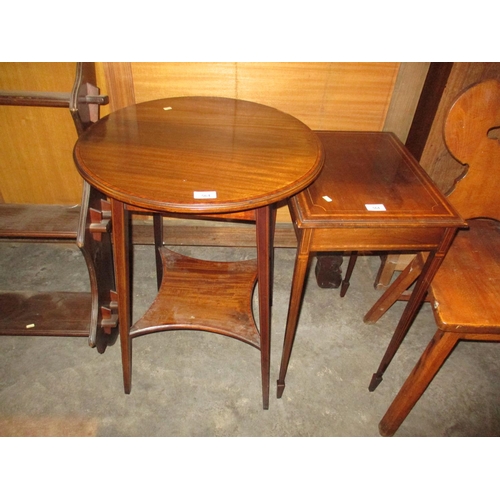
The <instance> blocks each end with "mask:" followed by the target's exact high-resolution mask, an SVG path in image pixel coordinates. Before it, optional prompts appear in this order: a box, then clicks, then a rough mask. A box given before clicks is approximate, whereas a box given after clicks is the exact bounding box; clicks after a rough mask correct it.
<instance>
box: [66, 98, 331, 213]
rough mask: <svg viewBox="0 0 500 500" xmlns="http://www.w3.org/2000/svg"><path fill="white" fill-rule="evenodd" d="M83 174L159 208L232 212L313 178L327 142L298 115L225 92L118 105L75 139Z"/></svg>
mask: <svg viewBox="0 0 500 500" xmlns="http://www.w3.org/2000/svg"><path fill="white" fill-rule="evenodd" d="M74 158H75V163H76V165H77V168H78V170H79V172H80V174H81V175H82V176H83V178H84V179H86V180H87V181H88V182H90V183H91V184H92V185H94V186H95V187H96V188H98V189H99V190H101V191H102V192H103V193H105V194H106V195H108V196H110V197H111V198H114V199H116V200H119V201H121V202H124V203H127V204H131V205H134V206H137V207H141V208H146V209H150V210H154V211H167V212H178V213H200V214H202V213H223V212H236V211H243V210H250V209H254V208H258V207H261V206H265V205H269V204H271V203H274V202H277V201H280V200H283V199H285V198H287V197H289V196H292V195H294V194H296V193H298V192H299V191H301V190H302V189H304V188H305V187H306V186H308V185H309V184H310V183H311V182H312V181H313V180H314V179H315V178H316V177H317V175H318V174H319V172H320V170H321V167H322V164H323V148H322V144H321V142H320V141H319V139H318V138H317V136H316V134H314V133H313V132H312V131H311V130H310V129H309V128H308V127H307V126H306V125H304V124H303V123H302V122H301V121H299V120H298V119H296V118H294V117H293V116H291V115H288V114H286V113H283V112H281V111H278V110H276V109H274V108H271V107H269V106H264V105H261V104H257V103H253V102H248V101H242V100H235V99H228V98H219V97H175V98H167V99H160V100H155V101H149V102H144V103H140V104H136V105H133V106H129V107H126V108H123V109H120V110H118V111H115V112H113V113H111V114H110V115H108V116H105V117H104V118H102V119H101V120H100V121H99V122H97V123H96V124H94V125H93V126H92V127H90V129H89V130H88V131H87V132H85V133H84V134H82V135H81V136H80V137H79V139H78V142H77V143H76V145H75V149H74Z"/></svg>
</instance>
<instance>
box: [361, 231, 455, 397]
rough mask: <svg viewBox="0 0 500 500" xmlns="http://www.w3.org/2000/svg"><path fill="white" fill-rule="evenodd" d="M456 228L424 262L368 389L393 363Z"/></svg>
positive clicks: (380, 379) (372, 388) (372, 387)
mask: <svg viewBox="0 0 500 500" xmlns="http://www.w3.org/2000/svg"><path fill="white" fill-rule="evenodd" d="M455 233H456V229H455V228H451V229H447V230H446V232H445V234H444V236H443V239H442V241H441V243H440V246H439V248H438V250H437V251H436V252H429V256H428V257H427V260H426V262H425V264H424V267H423V269H422V272H421V274H420V276H419V278H418V280H417V282H416V283H415V288H414V290H413V291H412V293H411V296H410V299H409V301H408V304H407V305H406V308H405V310H404V311H403V315H402V316H401V319H400V320H399V323H398V326H397V327H396V330H395V332H394V335H393V336H392V339H391V341H390V342H389V345H388V347H387V350H386V351H385V354H384V357H383V358H382V361H381V362H380V365H379V367H378V370H377V371H376V372H375V373H374V374H373V376H372V379H371V382H370V385H369V386H368V390H369V391H370V392H373V391H374V390H375V389H376V388H377V387H378V386H379V384H380V382H382V377H383V375H384V373H385V371H386V370H387V368H388V366H389V364H390V363H391V361H392V359H393V357H394V355H395V354H396V352H397V350H398V349H399V346H400V345H401V342H403V340H404V338H405V336H406V334H407V333H408V330H409V329H410V326H411V324H412V323H413V320H414V319H415V316H416V315H417V313H418V311H419V309H420V307H421V305H422V303H423V301H424V298H425V295H426V293H427V290H428V289H429V286H430V284H431V281H432V279H433V278H434V275H435V274H436V272H437V270H438V269H439V266H440V265H441V262H442V261H443V259H444V256H445V255H446V252H447V251H448V249H449V247H450V245H451V242H452V241H453V238H454V236H455Z"/></svg>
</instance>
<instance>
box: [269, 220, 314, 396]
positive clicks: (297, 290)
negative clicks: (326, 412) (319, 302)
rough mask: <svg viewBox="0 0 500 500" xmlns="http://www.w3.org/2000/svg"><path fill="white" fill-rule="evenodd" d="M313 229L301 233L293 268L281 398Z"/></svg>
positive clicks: (281, 372)
mask: <svg viewBox="0 0 500 500" xmlns="http://www.w3.org/2000/svg"><path fill="white" fill-rule="evenodd" d="M311 236H312V231H311V230H309V229H306V230H303V231H301V232H300V235H299V242H298V248H297V256H296V258H295V267H294V270H293V278H292V289H291V291H290V304H289V306H288V317H287V320H286V331H285V338H284V341H283V354H282V357H281V366H280V374H279V378H278V382H277V385H278V390H277V397H278V398H281V396H282V395H283V391H284V390H285V377H286V372H287V370H288V363H289V361H290V355H291V353H292V347H293V341H294V338H295V332H296V330H297V323H298V320H299V312H300V305H301V303H302V297H303V293H304V283H305V280H306V275H307V269H308V267H309V259H310V252H309V248H310V240H311Z"/></svg>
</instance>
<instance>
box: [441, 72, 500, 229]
mask: <svg viewBox="0 0 500 500" xmlns="http://www.w3.org/2000/svg"><path fill="white" fill-rule="evenodd" d="M499 138H500V81H498V80H486V81H483V82H481V83H478V84H476V85H474V86H472V87H470V88H468V89H466V90H465V91H464V92H463V93H462V94H460V96H459V97H458V98H457V100H456V101H455V103H454V104H453V105H452V107H451V110H450V112H449V114H448V117H447V119H446V121H445V125H444V139H445V143H446V146H447V148H448V150H449V152H450V154H451V155H452V156H453V157H454V158H455V159H456V160H458V161H459V162H460V163H462V164H464V165H466V169H465V170H464V173H463V175H462V176H460V177H459V178H458V179H457V180H456V181H455V184H454V186H453V188H452V191H451V193H450V194H449V195H448V199H449V200H450V202H451V203H452V204H453V206H454V207H455V208H456V209H457V210H458V211H459V212H460V215H461V216H462V217H463V218H464V219H473V218H479V217H485V218H492V219H497V220H500V200H499V193H500V171H495V167H496V168H497V169H498V168H500V141H499Z"/></svg>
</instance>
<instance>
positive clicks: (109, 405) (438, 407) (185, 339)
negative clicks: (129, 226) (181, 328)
mask: <svg viewBox="0 0 500 500" xmlns="http://www.w3.org/2000/svg"><path fill="white" fill-rule="evenodd" d="M176 250H177V251H179V250H181V251H182V252H185V253H186V254H189V255H192V256H197V257H201V258H217V259H220V260H231V259H238V258H243V259H246V258H252V257H253V256H254V250H253V249H248V248H244V249H236V248H200V247H198V248H195V247H191V248H183V249H178V248H177V249H176ZM294 253H295V252H294V250H293V249H277V250H276V268H275V296H274V306H273V320H272V325H273V332H272V359H271V401H270V408H269V410H267V411H265V410H263V409H262V403H261V401H262V398H261V381H260V366H259V353H258V351H257V350H255V349H254V348H252V347H250V346H248V345H246V344H243V343H241V342H238V341H235V340H233V339H230V338H227V337H223V336H219V335H214V334H209V333H204V332H170V333H167V332H165V333H158V334H152V335H149V336H144V337H140V338H138V339H136V340H134V343H133V348H134V349H133V351H134V352H133V379H132V392H131V394H129V395H126V394H124V392H123V385H122V374H121V361H120V347H119V343H118V342H117V343H116V344H115V345H114V346H112V347H110V348H108V349H107V351H106V352H105V353H104V354H102V355H101V354H99V353H98V352H97V351H96V350H95V349H91V348H89V347H88V345H87V341H86V339H57V338H29V337H25V338H21V337H6V336H2V337H0V435H2V436H318V437H321V436H332V437H333V436H367V437H369V436H379V433H378V422H379V421H380V419H381V418H382V416H383V415H384V413H385V411H386V409H387V408H388V406H389V404H390V403H391V401H392V399H393V398H394V396H395V395H396V393H397V391H398V390H399V388H400V387H401V385H402V383H403V382H404V380H405V378H406V377H407V375H408V374H409V372H410V371H411V369H412V367H413V366H414V364H415V362H416V361H417V359H418V358H419V356H420V354H421V352H422V351H423V349H424V348H425V346H426V344H427V343H428V341H429V339H430V338H431V336H432V335H433V333H434V331H435V325H434V321H433V316H432V313H431V310H430V307H429V306H428V305H424V306H423V308H422V310H421V312H420V313H419V315H418V317H417V319H416V321H415V323H414V325H413V327H412V329H411V330H410V332H409V333H408V335H407V337H406V339H405V341H404V343H403V345H402V347H401V348H400V350H399V352H398V354H397V355H396V357H395V358H394V360H393V362H392V364H391V365H390V367H389V369H388V370H387V372H386V374H385V377H384V381H383V382H382V384H381V385H380V386H379V387H378V389H377V390H376V391H375V392H373V393H370V392H369V391H368V388H367V387H368V384H369V381H370V379H371V375H372V373H373V372H374V371H375V370H376V368H377V367H378V364H379V362H380V359H381V357H382V355H383V353H384V351H385V348H386V346H387V344H388V342H389V339H390V337H391V334H392V332H393V330H394V328H395V326H396V323H397V320H398V318H399V316H400V314H401V312H402V309H403V307H404V304H403V303H398V304H396V305H395V306H394V307H393V308H392V309H391V310H390V311H389V312H388V313H387V314H386V315H385V316H384V317H383V318H382V319H381V320H380V321H379V322H378V323H377V324H376V325H365V324H364V323H363V321H362V318H363V315H364V313H365V312H366V311H367V310H368V309H369V308H370V306H371V305H372V304H373V303H374V301H375V300H376V299H377V297H378V296H379V295H380V293H381V292H380V291H377V290H375V289H374V287H373V281H374V278H375V275H376V271H377V269H378V265H379V262H380V259H379V258H378V257H362V258H360V259H359V260H358V264H357V266H356V269H355V270H354V274H353V277H352V279H351V287H350V289H349V291H348V293H347V296H346V297H345V298H343V299H341V298H340V297H339V292H338V290H333V289H320V288H319V287H318V286H317V285H316V281H315V278H314V273H313V272H311V273H310V277H309V281H308V285H307V290H306V293H305V298H304V304H303V309H302V315H301V318H300V323H299V327H298V331H297V337H296V342H295V346H294V351H293V353H292V359H291V362H290V367H289V371H288V376H287V381H286V382H287V386H286V390H285V393H284V395H283V398H282V399H276V397H275V394H276V385H275V381H276V379H277V375H278V370H279V362H280V357H281V347H282V342H283V334H284V327H285V320H286V312H287V307H288V297H289V290H290V282H291V276H292V270H293V262H294ZM313 266H314V262H313ZM87 279H88V278H87V271H86V268H85V264H84V262H83V258H82V256H81V254H80V252H79V250H78V249H77V248H76V247H75V246H73V245H58V246H54V245H26V244H24V245H22V249H21V245H20V244H18V243H9V242H2V243H0V289H3V290H5V289H31V288H33V289H38V290H44V289H45V290H50V289H52V290H56V289H64V290H75V291H78V290H85V289H86V288H87ZM134 283H135V284H134V314H135V316H136V317H138V315H140V314H141V313H142V312H143V311H145V310H146V308H147V306H148V304H149V303H150V301H151V300H152V298H153V297H154V295H155V291H156V285H155V269H154V256H153V247H152V246H137V247H135V278H134ZM499 368H500V345H499V344H495V343H465V342H462V343H461V344H459V346H458V347H457V348H456V350H455V351H454V352H453V353H452V355H451V357H450V358H449V360H448V361H447V363H446V364H445V366H444V367H443V369H442V370H441V371H440V373H439V374H438V375H437V377H436V378H435V380H434V381H433V382H432V384H431V385H430V387H429V388H428V390H427V391H426V393H425V394H424V396H423V397H422V398H421V400H420V401H419V402H418V403H417V405H416V406H415V408H414V409H413V411H412V412H411V413H410V415H409V417H408V418H407V419H406V421H405V422H404V423H403V425H402V426H401V427H400V429H399V431H398V432H397V434H396V436H499V435H500V383H499V380H500V379H499V376H498V374H499Z"/></svg>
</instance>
